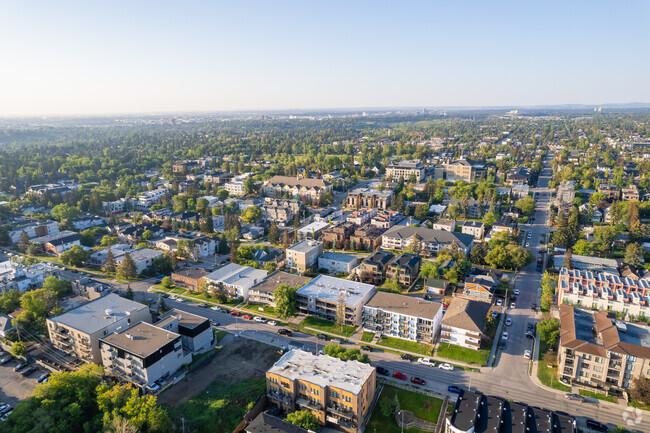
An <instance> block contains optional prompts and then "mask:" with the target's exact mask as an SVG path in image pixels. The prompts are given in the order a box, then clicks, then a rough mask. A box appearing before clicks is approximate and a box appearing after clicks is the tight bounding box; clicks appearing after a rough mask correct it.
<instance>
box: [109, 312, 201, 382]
mask: <svg viewBox="0 0 650 433" xmlns="http://www.w3.org/2000/svg"><path fill="white" fill-rule="evenodd" d="M99 341H100V348H101V361H102V364H103V365H104V369H105V370H106V372H107V373H108V374H110V375H112V376H117V377H119V378H121V379H123V380H126V381H129V382H133V383H135V384H137V385H140V386H145V385H153V384H154V382H156V381H157V380H159V379H161V378H165V377H169V376H171V375H172V374H174V373H175V372H177V371H178V370H180V368H181V367H182V365H183V364H188V363H190V362H192V354H191V353H190V352H184V351H183V344H182V340H181V336H180V335H179V334H177V333H175V332H171V331H167V330H164V329H161V328H158V327H157V326H154V325H152V324H150V323H145V322H139V323H136V324H134V325H132V326H130V327H128V328H126V329H122V330H120V331H118V332H113V333H111V334H109V335H106V336H105V337H102V338H100V340H99Z"/></svg>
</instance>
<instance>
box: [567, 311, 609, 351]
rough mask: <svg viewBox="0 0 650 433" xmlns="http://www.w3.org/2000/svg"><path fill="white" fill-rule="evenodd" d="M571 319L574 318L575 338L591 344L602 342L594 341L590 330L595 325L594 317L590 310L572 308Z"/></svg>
mask: <svg viewBox="0 0 650 433" xmlns="http://www.w3.org/2000/svg"><path fill="white" fill-rule="evenodd" d="M573 319H574V320H575V332H576V339H578V340H582V341H587V342H589V343H592V344H602V342H598V341H596V338H595V337H594V333H593V332H592V329H594V326H595V325H596V319H595V318H594V315H593V314H592V313H591V312H589V311H586V310H581V309H579V308H574V309H573Z"/></svg>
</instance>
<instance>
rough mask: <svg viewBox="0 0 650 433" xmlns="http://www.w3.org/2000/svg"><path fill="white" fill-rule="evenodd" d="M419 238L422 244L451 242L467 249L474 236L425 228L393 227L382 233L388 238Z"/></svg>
mask: <svg viewBox="0 0 650 433" xmlns="http://www.w3.org/2000/svg"><path fill="white" fill-rule="evenodd" d="M416 233H417V234H418V236H420V239H421V240H422V241H423V242H430V243H441V244H450V243H452V242H454V243H457V244H459V246H463V247H468V246H469V245H470V244H471V243H472V242H474V236H472V235H468V234H465V233H452V232H448V231H446V230H433V229H428V228H426V227H404V226H395V227H393V228H391V229H389V230H388V231H387V232H386V233H384V236H385V237H388V238H402V239H410V238H412V237H413V236H414V235H415V234H416Z"/></svg>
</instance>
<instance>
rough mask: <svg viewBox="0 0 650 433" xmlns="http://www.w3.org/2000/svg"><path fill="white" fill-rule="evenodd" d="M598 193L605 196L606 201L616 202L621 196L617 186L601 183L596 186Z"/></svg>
mask: <svg viewBox="0 0 650 433" xmlns="http://www.w3.org/2000/svg"><path fill="white" fill-rule="evenodd" d="M598 192H599V193H601V194H605V198H606V199H607V200H618V199H619V197H620V196H621V189H620V188H619V187H618V186H617V185H608V184H605V183H601V184H600V185H598Z"/></svg>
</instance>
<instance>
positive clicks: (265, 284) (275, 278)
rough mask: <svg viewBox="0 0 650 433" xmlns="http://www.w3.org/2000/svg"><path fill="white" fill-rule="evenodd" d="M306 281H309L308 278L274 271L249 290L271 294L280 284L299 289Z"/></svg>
mask: <svg viewBox="0 0 650 433" xmlns="http://www.w3.org/2000/svg"><path fill="white" fill-rule="evenodd" d="M307 281H309V278H308V277H303V276H300V275H294V274H290V273H288V272H284V271H276V272H273V273H272V274H271V275H269V276H268V277H266V278H265V279H264V281H262V282H261V283H259V284H257V285H256V286H254V287H252V288H251V290H255V291H258V292H266V293H273V292H274V291H275V289H277V288H278V286H279V285H281V284H286V285H288V286H291V287H300V286H302V285H304V284H305V283H306V282H307Z"/></svg>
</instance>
